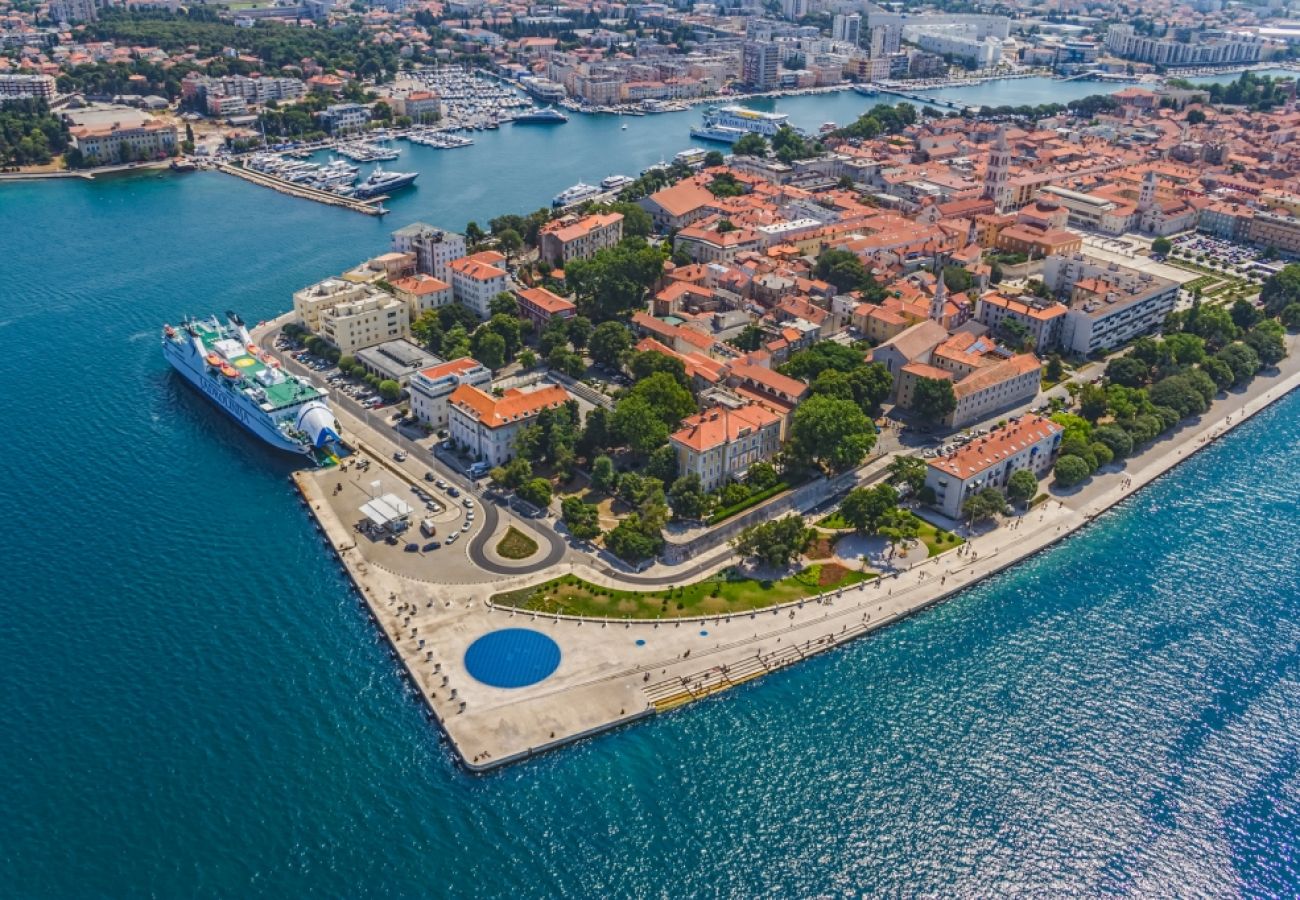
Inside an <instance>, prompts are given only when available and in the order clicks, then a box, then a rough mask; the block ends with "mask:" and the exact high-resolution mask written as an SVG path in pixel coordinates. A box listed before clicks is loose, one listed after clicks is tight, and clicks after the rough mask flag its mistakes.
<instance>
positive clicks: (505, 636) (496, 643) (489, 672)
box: [465, 628, 560, 688]
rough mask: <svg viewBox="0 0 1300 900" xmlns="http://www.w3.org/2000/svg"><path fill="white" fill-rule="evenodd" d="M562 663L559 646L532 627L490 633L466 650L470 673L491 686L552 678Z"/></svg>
mask: <svg viewBox="0 0 1300 900" xmlns="http://www.w3.org/2000/svg"><path fill="white" fill-rule="evenodd" d="M559 665H560V645H559V644H557V643H555V641H553V640H551V639H550V638H549V637H547V636H546V635H544V634H542V633H541V632H540V631H533V630H531V629H529V628H503V629H501V630H500V631H492V632H489V633H488V634H485V635H483V636H482V637H481V638H479V639H478V640H476V641H475V642H474V643H472V644H470V645H469V649H468V650H466V651H465V668H466V669H468V670H469V674H470V675H472V676H473V677H474V679H475V680H476V681H481V682H483V683H484V684H487V685H491V686H492V687H499V688H520V687H528V686H529V685H530V684H537V683H538V682H539V681H544V680H545V679H547V678H549V677H550V675H551V673H552V672H554V671H555V670H556V669H557V668H558V667H559Z"/></svg>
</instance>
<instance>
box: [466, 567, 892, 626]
mask: <svg viewBox="0 0 1300 900" xmlns="http://www.w3.org/2000/svg"><path fill="white" fill-rule="evenodd" d="M875 577H876V575H875V574H873V573H863V572H858V571H855V570H853V569H848V568H845V567H843V566H841V565H839V564H837V563H817V564H814V565H811V566H808V567H807V568H806V569H804V570H803V571H801V572H798V573H797V574H795V575H791V576H789V577H787V578H782V579H781V580H780V581H758V580H757V579H754V578H746V577H744V576H742V575H740V574H738V573H737V572H736V571H735V570H734V569H726V570H724V571H722V572H720V573H718V574H717V575H715V576H713V577H712V578H710V579H708V580H706V581H701V582H698V583H696V584H688V585H685V586H683V587H674V588H664V589H663V590H659V591H622V590H617V589H615V588H606V587H601V586H600V585H594V584H591V583H590V582H587V581H583V580H582V579H581V578H578V577H577V576H574V575H566V576H563V577H561V578H555V579H552V580H551V581H547V582H545V583H543V584H539V585H536V586H534V587H530V588H522V589H520V590H517V591H508V592H506V593H503V594H497V595H496V596H494V597H493V598H492V601H493V602H494V603H496V604H498V605H500V606H514V607H517V608H519V609H527V610H535V611H537V612H554V613H564V614H566V615H572V616H591V617H595V618H611V619H672V618H681V617H685V616H712V615H726V614H728V613H736V612H746V611H748V610H753V609H764V608H766V607H770V606H776V605H778V604H781V603H788V602H790V601H792V600H802V599H804V598H806V597H812V596H814V595H816V594H818V593H820V592H822V591H826V590H834V589H835V588H841V587H849V586H850V585H854V584H858V583H860V582H863V581H867V580H869V579H872V578H875Z"/></svg>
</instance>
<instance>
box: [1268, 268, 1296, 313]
mask: <svg viewBox="0 0 1300 900" xmlns="http://www.w3.org/2000/svg"><path fill="white" fill-rule="evenodd" d="M1259 299H1260V300H1261V301H1262V302H1263V304H1264V312H1266V313H1267V314H1268V315H1270V316H1276V315H1278V314H1279V313H1280V312H1282V310H1283V309H1285V308H1286V307H1288V306H1290V305H1291V304H1292V303H1300V265H1297V264H1295V263H1291V264H1290V265H1287V266H1284V267H1283V268H1282V271H1280V272H1278V273H1277V274H1276V275H1273V276H1270V277H1269V278H1267V279H1265V280H1264V286H1263V287H1262V288H1261V289H1260V292H1259Z"/></svg>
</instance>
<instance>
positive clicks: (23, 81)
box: [0, 75, 55, 103]
mask: <svg viewBox="0 0 1300 900" xmlns="http://www.w3.org/2000/svg"><path fill="white" fill-rule="evenodd" d="M54 90H55V81H54V76H53V75H0V103H4V102H5V101H6V100H50V99H53V97H54Z"/></svg>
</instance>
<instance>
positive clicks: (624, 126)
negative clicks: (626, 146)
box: [623, 122, 627, 131]
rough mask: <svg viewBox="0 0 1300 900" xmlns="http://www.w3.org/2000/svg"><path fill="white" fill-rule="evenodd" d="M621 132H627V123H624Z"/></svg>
mask: <svg viewBox="0 0 1300 900" xmlns="http://www.w3.org/2000/svg"><path fill="white" fill-rule="evenodd" d="M623 130H624V131H627V123H626V122H624V123H623Z"/></svg>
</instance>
